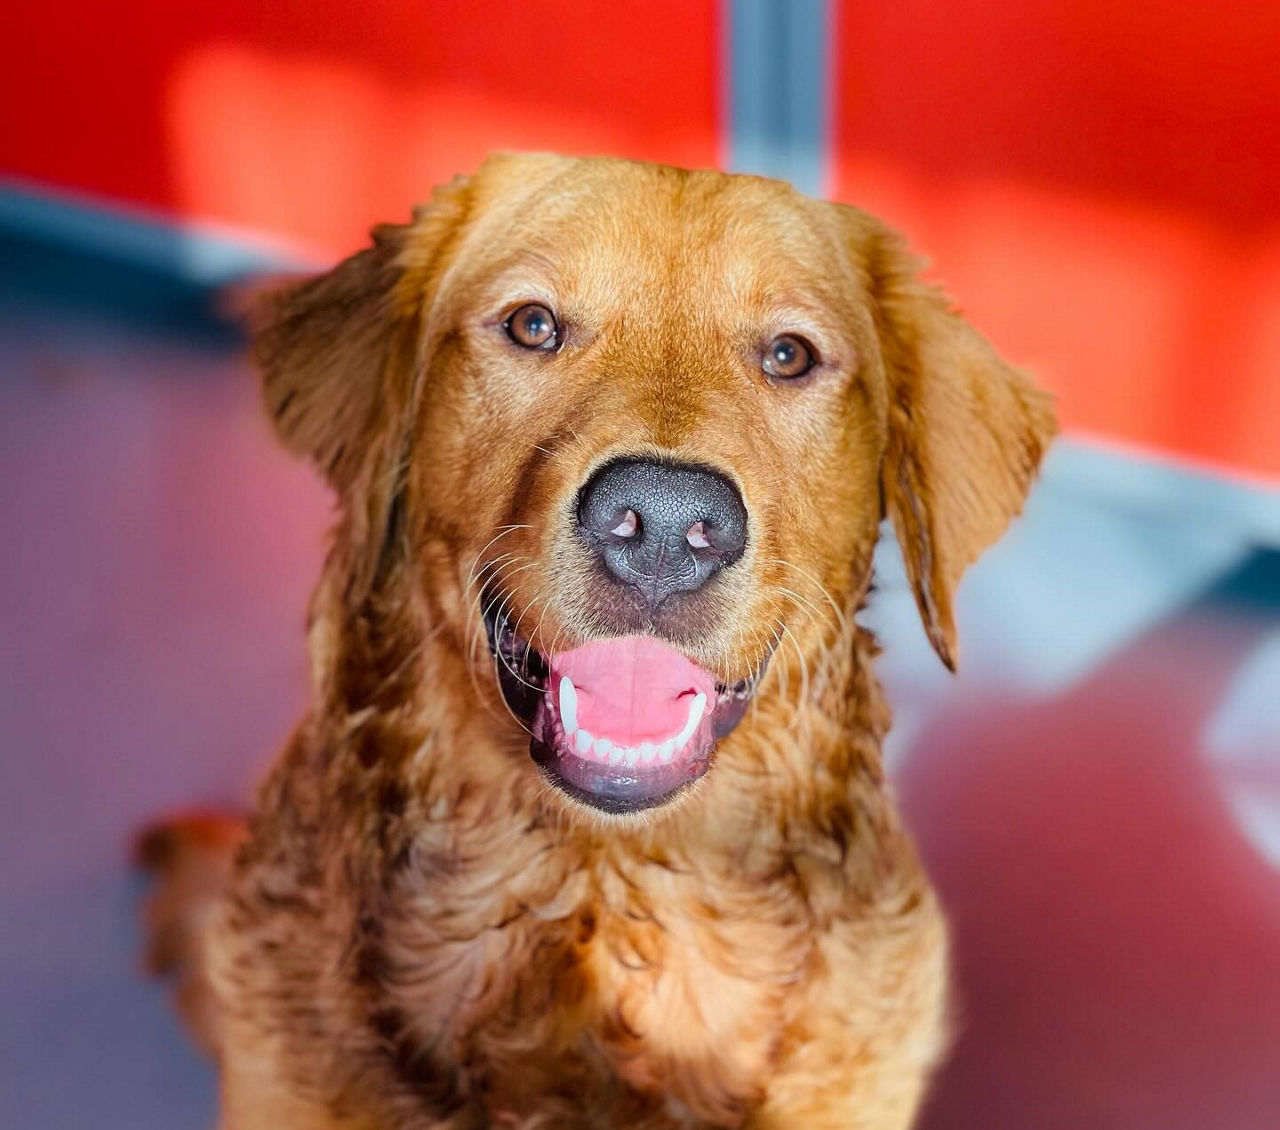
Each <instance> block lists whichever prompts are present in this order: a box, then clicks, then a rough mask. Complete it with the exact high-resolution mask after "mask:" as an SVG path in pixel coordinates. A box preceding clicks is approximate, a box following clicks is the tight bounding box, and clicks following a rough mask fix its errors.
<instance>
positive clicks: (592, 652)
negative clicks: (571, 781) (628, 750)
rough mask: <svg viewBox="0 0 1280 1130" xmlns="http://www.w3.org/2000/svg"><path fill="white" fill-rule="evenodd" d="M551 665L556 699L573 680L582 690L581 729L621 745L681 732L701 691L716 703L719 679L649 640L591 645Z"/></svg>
mask: <svg viewBox="0 0 1280 1130" xmlns="http://www.w3.org/2000/svg"><path fill="white" fill-rule="evenodd" d="M549 666H550V668H551V687H552V688H553V689H552V694H553V696H555V697H556V699H557V700H558V695H559V691H558V688H559V686H560V680H561V678H563V677H564V676H568V678H569V679H570V680H571V681H572V683H573V685H574V687H575V689H576V690H577V692H578V725H579V726H581V727H582V728H584V729H586V730H588V731H590V732H591V733H592V734H593V735H594V736H596V737H605V738H608V739H610V740H611V741H612V742H613V743H614V744H615V745H637V744H639V743H640V742H645V741H652V742H661V741H665V740H666V739H667V738H669V737H671V736H672V735H674V734H676V733H678V732H679V731H680V729H681V728H682V727H683V726H684V724H685V722H686V721H687V719H688V717H689V705H690V699H691V698H692V697H693V696H694V695H696V694H697V693H698V692H699V691H702V692H703V693H704V694H706V696H707V705H708V707H710V706H711V705H712V704H713V703H714V702H715V697H716V680H715V676H714V675H712V674H711V673H710V672H708V671H704V670H703V669H702V668H701V667H699V666H698V665H697V664H696V663H693V662H691V661H690V660H688V659H686V658H685V657H684V656H683V655H681V654H680V653H679V652H678V651H673V650H672V649H671V648H669V647H666V646H664V645H663V644H660V643H659V642H658V641H657V640H655V639H652V638H650V637H649V636H626V637H623V638H621V639H612V640H604V641H603V642H601V643H590V644H587V645H586V646H585V647H580V648H576V649H575V650H573V651H566V652H563V653H561V654H560V655H553V656H552V657H551V661H550V664H549ZM708 713H709V711H708Z"/></svg>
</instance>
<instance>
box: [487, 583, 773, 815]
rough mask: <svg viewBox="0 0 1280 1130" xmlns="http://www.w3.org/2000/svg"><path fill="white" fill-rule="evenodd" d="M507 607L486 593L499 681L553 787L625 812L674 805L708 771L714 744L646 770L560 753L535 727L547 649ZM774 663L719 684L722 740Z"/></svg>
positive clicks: (717, 734) (718, 734) (716, 717)
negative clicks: (531, 640) (517, 627)
mask: <svg viewBox="0 0 1280 1130" xmlns="http://www.w3.org/2000/svg"><path fill="white" fill-rule="evenodd" d="M507 607H508V602H507V601H505V600H504V599H502V597H501V595H500V594H498V593H492V592H490V593H486V594H485V599H484V602H483V608H484V624H485V631H486V633H487V635H488V639H489V650H490V653H491V654H492V655H493V657H494V661H495V666H496V667H497V672H498V685H499V687H500V688H501V690H502V697H503V699H504V700H505V701H506V704H507V706H508V707H509V708H510V710H511V712H512V714H514V715H515V716H516V718H518V719H519V720H520V721H521V723H523V724H524V726H525V727H526V729H529V732H530V735H531V738H530V743H529V755H530V756H531V757H532V758H533V761H534V763H535V764H536V765H537V766H538V767H539V769H541V770H542V772H543V774H544V776H546V778H547V779H548V780H549V781H550V782H551V783H552V784H553V785H555V786H556V787H557V788H559V789H560V790H561V791H562V792H564V793H565V794H567V795H568V796H570V797H572V798H573V799H574V800H577V801H579V802H581V803H583V804H587V805H590V806H591V807H592V808H595V809H598V810H599V811H601V812H605V813H608V814H610V815H622V814H626V813H629V812H638V811H641V810H643V809H646V808H656V807H658V806H660V805H663V804H667V803H669V802H670V801H672V800H674V799H675V798H676V797H677V796H679V795H680V794H681V793H682V792H684V791H686V790H687V789H688V788H689V787H690V786H691V785H692V784H693V783H694V782H695V781H696V780H698V778H700V777H702V776H703V775H704V774H705V773H706V772H707V770H708V769H709V768H710V766H711V760H712V756H713V753H714V745H713V746H712V747H711V748H710V749H708V750H707V752H706V753H705V755H703V756H701V757H698V758H695V759H693V760H692V761H687V762H684V763H681V764H675V765H668V766H662V767H658V768H650V769H642V770H637V769H631V770H628V769H624V768H621V767H617V766H602V765H598V764H595V763H592V762H587V761H584V760H582V759H581V758H576V757H566V756H562V755H561V754H560V753H559V752H557V751H556V749H555V748H554V746H553V745H552V743H551V742H549V741H547V740H545V739H544V736H543V735H542V734H540V733H539V732H538V730H537V728H536V726H535V720H536V718H537V716H538V703H539V700H540V699H541V698H542V697H543V696H544V695H545V693H546V687H547V679H548V676H549V674H550V668H549V666H548V664H547V660H546V657H545V656H544V655H542V653H541V652H539V651H538V650H537V649H536V648H532V647H530V646H529V644H528V641H526V640H524V639H521V638H520V637H519V636H517V635H516V634H515V631H514V629H513V628H512V625H511V619H510V617H509V616H508V615H507V614H506V608H507ZM768 664H769V656H768V655H766V656H765V658H764V659H763V661H762V662H761V663H760V666H759V667H758V668H757V669H756V671H755V672H754V673H753V674H751V675H749V676H747V677H746V678H744V679H740V680H738V682H736V683H734V684H732V685H731V686H726V685H724V684H723V683H718V684H717V685H716V701H715V705H714V707H713V709H712V712H711V732H712V736H713V737H714V739H715V740H716V741H719V740H720V739H722V738H725V737H727V736H728V735H729V734H730V733H732V732H733V730H734V729H735V728H736V727H737V725H738V723H739V722H741V721H742V719H743V716H744V715H745V714H746V712H747V707H748V706H750V704H751V699H752V697H753V696H754V694H755V692H756V689H757V687H759V685H760V680H761V679H762V678H763V676H764V672H765V669H766V668H767V667H768Z"/></svg>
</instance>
